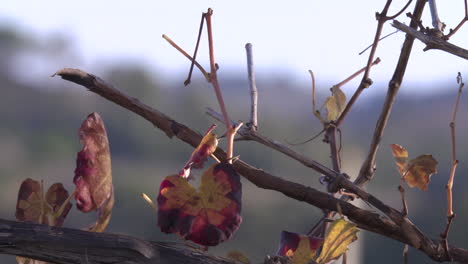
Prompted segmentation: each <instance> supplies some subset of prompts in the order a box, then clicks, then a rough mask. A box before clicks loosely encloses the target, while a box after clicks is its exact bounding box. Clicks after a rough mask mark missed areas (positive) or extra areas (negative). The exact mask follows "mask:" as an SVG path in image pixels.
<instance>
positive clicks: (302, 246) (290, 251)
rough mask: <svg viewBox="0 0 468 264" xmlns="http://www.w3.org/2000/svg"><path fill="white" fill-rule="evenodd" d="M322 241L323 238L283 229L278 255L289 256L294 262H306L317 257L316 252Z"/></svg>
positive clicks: (296, 263)
mask: <svg viewBox="0 0 468 264" xmlns="http://www.w3.org/2000/svg"><path fill="white" fill-rule="evenodd" d="M322 243H323V239H321V238H316V237H310V236H306V235H301V234H297V233H292V232H287V231H283V232H281V242H280V247H279V249H278V252H277V253H276V255H278V256H287V257H289V258H290V259H291V263H293V264H306V263H309V262H310V261H311V260H313V259H314V258H315V253H316V251H317V249H318V248H319V247H320V246H321V245H322Z"/></svg>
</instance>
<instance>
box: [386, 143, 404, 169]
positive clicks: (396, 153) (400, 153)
mask: <svg viewBox="0 0 468 264" xmlns="http://www.w3.org/2000/svg"><path fill="white" fill-rule="evenodd" d="M390 147H391V148H392V155H393V157H394V158H395V163H396V165H397V167H398V172H400V175H401V176H404V174H405V172H406V169H407V165H408V151H407V150H406V149H405V148H404V147H402V146H400V145H397V144H391V145H390Z"/></svg>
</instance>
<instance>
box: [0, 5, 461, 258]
mask: <svg viewBox="0 0 468 264" xmlns="http://www.w3.org/2000/svg"><path fill="white" fill-rule="evenodd" d="M361 2H362V3H361V4H362V5H361V4H360V5H359V8H357V7H355V6H354V5H356V3H355V2H352V1H346V2H343V3H340V6H339V7H338V6H337V5H336V3H332V1H330V3H324V2H323V1H298V2H297V3H294V4H291V5H285V4H284V3H279V1H278V2H275V1H273V2H272V3H270V2H269V4H268V6H266V7H265V6H263V5H264V3H262V2H261V1H258V2H256V3H251V2H249V1H235V3H234V2H233V3H230V2H229V3H227V2H220V1H216V2H215V1H207V0H206V1H196V2H188V1H187V2H176V1H142V2H139V3H138V4H132V5H130V4H129V3H128V2H125V1H112V2H110V1H99V2H91V1H82V2H80V4H79V5H76V6H70V4H67V5H64V4H63V2H60V1H52V0H50V1H40V2H33V3H31V2H29V1H9V2H7V3H2V6H1V7H0V91H1V96H0V124H1V125H0V148H1V149H2V152H0V175H1V177H0V183H1V186H2V188H1V190H2V191H1V192H0V200H1V201H2V202H1V203H0V217H2V218H6V219H14V211H15V205H16V198H17V191H18V188H19V185H20V184H21V182H22V180H24V179H26V178H28V177H30V178H34V179H43V180H44V182H45V185H46V186H49V185H51V184H53V183H54V182H62V183H64V185H65V186H66V187H67V189H68V190H69V191H70V192H71V191H72V190H73V184H72V177H73V171H74V168H75V158H76V152H78V151H79V150H80V149H81V146H80V144H79V141H78V128H79V126H80V124H81V122H82V120H84V118H85V117H86V116H87V115H88V114H89V113H91V112H94V111H96V112H99V113H100V114H101V116H102V118H103V119H104V122H105V124H106V127H107V131H108V136H109V140H110V148H111V153H112V166H113V180H114V185H115V194H116V203H115V208H114V211H113V217H112V220H111V222H110V225H109V227H108V232H113V233H123V234H129V235H134V236H138V237H143V238H146V239H150V240H156V241H180V239H178V238H177V237H176V236H175V235H165V234H162V233H161V232H160V231H159V229H158V227H157V223H156V213H155V212H154V211H153V210H152V208H150V207H149V206H148V205H147V204H146V203H145V202H144V201H143V200H142V199H141V198H140V193H142V192H145V193H147V194H151V196H152V197H153V198H154V197H155V196H156V193H157V191H158V188H159V183H160V181H161V180H162V178H163V177H165V176H167V175H169V174H172V173H174V172H176V171H178V170H179V169H180V168H181V167H182V166H183V164H184V163H185V161H186V160H187V159H188V157H189V156H190V153H191V151H192V149H191V148H190V147H189V146H188V145H186V144H185V143H182V142H180V141H178V140H177V139H173V140H171V139H169V138H167V137H166V136H165V134H163V133H162V132H161V131H159V130H158V129H155V128H154V127H153V126H152V125H151V124H149V123H148V122H147V121H145V120H143V119H142V118H141V117H139V116H136V115H135V114H133V113H130V112H129V111H127V110H125V109H123V108H121V107H119V106H116V105H114V104H113V103H111V102H108V101H106V100H104V99H102V98H101V97H99V96H97V95H95V94H93V93H90V92H88V91H86V90H85V89H84V88H83V87H80V86H77V85H75V84H72V83H69V82H66V81H63V80H61V79H60V78H58V77H56V78H50V77H49V76H50V75H51V74H53V73H54V72H55V71H57V70H58V69H61V68H64V67H73V68H80V69H83V70H85V71H88V72H91V73H94V74H96V75H98V76H100V77H102V78H103V79H105V80H106V81H108V82H110V83H112V84H113V85H115V87H117V88H118V89H121V90H123V91H125V92H126V93H127V94H129V95H131V96H134V97H137V98H139V99H140V100H141V101H143V102H145V103H146V104H149V105H150V106H152V107H154V108H156V109H158V110H160V111H162V112H164V113H166V114H167V115H169V116H170V117H172V118H174V119H175V120H177V121H180V122H182V123H184V124H185V125H188V126H189V127H191V128H193V129H195V130H197V131H199V132H200V133H203V132H204V131H205V130H206V128H207V127H209V125H211V124H212V123H213V122H215V121H214V120H212V119H211V118H210V117H208V116H206V115H205V114H204V109H205V107H208V106H209V107H213V108H215V109H218V106H217V103H216V101H215V96H214V93H213V91H212V87H211V86H210V85H209V84H208V83H206V82H205V81H204V80H203V78H202V77H201V74H199V72H197V71H195V73H194V79H193V81H192V83H191V84H190V85H189V86H188V87H184V85H183V81H184V80H185V79H186V74H187V72H188V69H189V66H190V65H189V61H187V60H186V59H185V58H184V57H183V56H182V55H181V54H179V53H178V52H177V51H176V50H175V49H173V48H172V47H171V46H170V45H169V44H168V43H166V42H165V41H164V40H163V39H162V38H160V36H161V34H163V33H164V34H167V35H169V36H170V37H171V38H172V39H173V40H174V41H176V42H177V43H178V44H179V45H180V46H182V47H183V48H185V49H186V50H187V51H188V52H189V53H192V51H193V47H194V44H195V40H196V33H197V32H198V25H199V20H200V15H201V12H204V11H206V9H207V7H212V8H213V9H214V12H215V13H214V18H213V20H214V36H215V51H216V58H217V62H218V64H219V65H220V70H219V71H218V75H219V79H220V83H221V86H222V89H223V93H224V97H225V101H226V103H227V107H228V110H229V112H230V115H231V117H232V118H233V119H234V120H244V121H247V120H248V111H249V103H250V98H249V90H248V83H247V73H246V63H245V50H244V45H245V43H247V42H251V43H252V44H253V49H254V60H255V68H256V74H257V86H258V89H259V96H260V98H259V130H260V132H261V133H262V134H264V135H267V136H269V137H271V138H273V139H275V140H278V141H280V142H299V141H302V140H304V139H307V138H309V137H311V136H312V135H314V134H316V133H317V132H319V131H320V130H321V124H320V123H319V122H318V120H316V118H315V117H314V116H313V114H312V110H311V86H310V79H309V78H310V77H309V75H308V73H307V70H308V69H312V70H314V72H315V74H316V79H317V82H318V85H317V86H318V94H317V100H318V104H319V105H321V103H322V102H323V101H324V100H325V98H326V96H328V94H329V88H330V87H331V86H332V85H333V84H336V83H338V82H340V81H341V80H343V79H344V78H346V77H347V76H348V75H350V74H351V73H353V72H355V71H356V70H357V69H359V68H361V67H362V66H364V64H365V63H366V61H367V55H368V53H365V54H364V55H361V56H359V55H358V53H359V52H360V51H361V50H362V49H364V48H365V47H366V46H368V45H369V44H370V43H371V42H372V39H373V36H374V32H375V26H376V23H375V18H374V13H375V12H376V11H379V10H381V9H382V7H383V5H384V1H370V0H369V1H361ZM404 3H405V1H394V4H393V5H392V9H391V10H392V12H395V11H397V10H398V9H399V8H400V7H401V6H403V5H404ZM439 4H440V6H439V8H440V9H439V15H440V16H441V19H442V21H443V22H445V23H446V24H447V27H448V28H453V27H455V26H456V24H457V23H458V22H459V20H461V18H462V17H463V7H464V6H463V2H462V1H450V2H449V1H444V2H441V3H439ZM412 8H413V5H411V7H410V9H409V10H412ZM427 12H428V9H427V10H426V14H425V16H424V19H423V23H424V25H426V26H429V23H430V17H429V14H428V13H427ZM399 19H400V21H404V22H406V23H408V19H406V18H405V17H400V18H399ZM393 31H394V29H393V28H392V27H391V26H390V25H389V24H387V25H386V26H385V28H384V33H390V32H393ZM467 34H468V30H467V29H466V27H465V28H462V30H461V31H460V32H458V33H457V34H456V35H455V36H454V37H453V38H452V39H451V41H452V42H453V43H455V44H457V45H460V46H462V47H465V48H466V47H468V38H467V37H466V35H467ZM403 38H404V34H402V33H397V34H395V35H393V36H392V37H389V38H388V39H385V40H384V41H382V42H381V43H380V45H379V49H378V52H377V56H379V57H381V59H382V62H381V63H380V64H379V65H378V66H376V67H375V68H373V70H372V72H371V77H372V79H373V81H374V85H373V86H371V88H369V89H367V90H366V91H364V93H363V94H362V96H361V97H360V99H359V100H358V102H357V104H356V105H355V107H354V108H353V109H352V111H351V112H350V114H349V116H348V119H347V120H346V121H345V122H344V125H343V127H342V128H341V131H342V134H343V151H342V155H343V158H342V160H343V161H342V162H343V167H344V171H345V172H347V173H348V174H349V175H351V176H352V177H355V176H356V174H357V172H358V170H359V167H360V164H361V163H362V161H363V160H364V157H365V155H366V152H367V149H368V147H369V139H370V138H371V136H372V134H373V129H374V127H375V122H376V120H377V118H378V115H379V113H380V108H381V106H382V102H383V100H384V96H385V92H386V87H387V83H388V81H389V80H390V78H391V76H392V74H393V70H394V67H395V63H396V60H397V59H398V55H399V51H400V48H401V44H402V41H403ZM204 40H206V39H205V38H204ZM423 47H424V46H423V45H421V44H420V43H419V42H417V41H416V43H415V46H414V49H413V53H412V58H411V60H410V63H409V65H408V68H407V73H406V75H405V76H406V77H405V81H404V83H403V85H402V87H401V92H400V95H399V97H398V99H397V101H396V104H395V106H394V111H393V113H392V116H391V119H390V121H389V125H388V127H387V129H386V131H385V136H384V138H383V141H382V144H381V147H380V149H379V152H378V160H377V161H378V163H377V174H376V177H375V179H374V180H373V181H372V182H371V183H370V184H369V185H368V190H369V191H370V192H372V193H373V194H375V195H376V196H377V197H379V198H381V199H382V200H383V201H385V202H386V203H388V204H390V205H392V206H393V207H395V208H397V209H399V208H401V201H400V194H399V192H398V190H397V186H398V184H399V176H398V172H397V170H396V167H395V165H394V161H393V158H392V156H391V151H390V148H389V146H388V145H389V144H392V143H397V144H401V145H403V146H405V147H406V148H407V149H408V151H409V153H410V158H414V157H416V156H418V155H420V154H432V155H433V156H434V157H435V158H436V159H437V160H438V161H439V172H438V174H436V175H433V177H432V181H431V184H430V185H429V190H428V191H427V192H423V191H421V190H418V189H409V188H407V199H408V203H409V212H410V218H411V220H412V221H413V222H414V223H416V224H417V225H418V226H420V227H421V229H422V230H423V231H424V232H425V233H426V234H427V235H429V236H430V237H432V238H434V239H437V238H438V236H439V233H440V232H442V231H443V229H444V228H445V222H446V216H445V210H446V192H445V184H446V182H447V180H448V174H449V171H450V162H451V161H450V151H451V145H450V133H449V126H448V124H449V122H450V119H451V114H452V110H453V106H454V102H455V97H456V93H457V90H458V84H457V83H456V76H457V72H461V73H462V75H463V76H464V77H465V78H468V71H467V69H468V67H467V63H466V61H465V60H463V59H460V58H457V57H454V56H453V55H450V54H445V53H443V52H439V51H427V52H423V51H422V48H423ZM198 58H199V62H200V63H202V64H203V65H205V67H206V68H207V69H208V68H209V66H208V52H207V45H206V42H203V40H202V45H201V48H200V54H199V56H198ZM359 80H360V78H359V77H358V78H356V80H355V81H353V82H350V83H349V84H347V85H345V86H344V87H343V91H344V92H345V93H346V95H347V96H348V98H350V97H351V95H352V93H353V92H354V90H355V89H356V87H357V85H358V83H359ZM467 100H468V99H467V98H466V96H462V98H461V103H460V109H459V115H458V120H457V150H458V159H459V160H460V164H459V166H458V170H457V175H456V178H455V186H454V198H455V202H454V210H455V212H456V214H457V218H456V219H455V222H454V225H453V226H452V231H451V233H450V243H451V244H454V245H456V246H458V247H463V248H467V247H468V238H467V237H466V235H465V234H466V228H465V227H464V224H463V223H466V221H468V202H467V201H468V199H467V198H468V195H467V194H465V192H464V191H463V190H464V189H465V188H466V186H468V180H467V178H466V177H464V175H466V173H467V172H468V171H467V169H466V163H467V158H468V153H467V152H466V149H467V148H468V138H467V135H468V133H467V132H466V131H467V130H468V115H466V113H467V111H468V106H467ZM217 132H218V133H223V131H222V129H218V131H217ZM292 148H294V149H295V150H296V151H298V152H300V153H303V154H305V155H307V156H308V157H310V158H312V159H315V160H318V161H320V162H323V163H325V164H327V165H330V161H329V151H328V147H327V145H326V144H325V143H323V142H322V141H321V138H319V139H317V140H315V141H313V142H310V143H307V144H304V145H299V146H294V147H292ZM235 152H236V155H240V157H241V159H243V160H245V161H247V162H249V163H250V164H252V165H255V166H257V167H259V168H263V169H265V170H266V171H268V172H271V173H272V174H274V175H277V176H280V177H283V178H286V179H288V180H292V181H296V182H300V183H302V184H305V185H309V186H312V187H314V188H318V189H321V190H324V187H323V186H322V185H321V184H320V183H319V180H318V179H319V177H320V175H319V174H317V173H316V172H314V171H312V170H310V169H307V168H304V167H303V166H301V165H300V164H299V163H298V162H295V161H293V160H290V159H288V158H287V157H285V156H284V155H282V154H280V153H277V152H275V151H272V150H270V149H268V148H266V147H264V146H262V145H259V144H257V143H254V142H238V143H236V148H235ZM243 187H244V191H243V192H244V194H243V212H242V216H243V219H244V220H243V224H242V225H241V228H240V229H239V231H238V232H237V233H236V234H235V236H234V237H233V238H232V239H231V240H230V241H228V242H226V243H224V244H222V245H220V246H218V247H216V248H213V249H210V252H212V253H213V254H220V255H223V254H226V253H227V252H228V251H229V250H240V251H242V252H244V253H245V254H246V255H247V256H248V257H249V258H250V259H251V260H252V261H253V262H254V263H259V262H261V261H262V260H263V258H264V256H265V255H266V254H270V255H272V254H274V253H275V252H276V250H277V247H278V243H279V239H280V232H281V231H282V230H288V231H292V232H299V233H305V232H307V231H308V230H309V229H310V228H311V226H313V225H314V224H315V222H316V221H317V220H318V219H319V218H320V217H321V211H320V210H319V209H317V208H314V207H311V206H309V205H306V204H304V203H300V202H297V201H294V200H292V199H289V198H287V197H285V196H283V195H282V194H279V193H276V192H272V191H265V190H261V189H258V188H256V187H255V186H253V185H252V184H251V183H250V182H248V181H246V180H243ZM360 206H362V207H363V208H366V209H369V210H372V208H369V207H367V205H360ZM94 219H95V215H93V214H89V215H85V214H82V213H79V212H78V211H77V210H75V209H73V210H72V211H71V213H70V215H69V216H68V219H67V220H66V222H65V226H67V227H75V228H82V227H85V226H87V225H89V224H90V223H92V222H93V221H94ZM402 249H403V245H401V244H399V243H397V242H395V241H393V240H390V239H387V238H384V237H381V236H379V235H375V234H372V233H369V232H367V231H361V232H360V233H359V240H358V242H356V243H355V245H353V246H352V248H351V250H350V256H351V261H350V263H372V262H376V261H378V262H379V263H395V262H399V261H401V259H402V257H401V252H402ZM409 254H410V255H409V258H410V261H411V262H417V263H430V262H431V260H430V259H429V258H427V257H426V256H424V255H422V254H421V253H419V252H417V251H416V250H414V249H410V253H409ZM0 261H1V262H2V263H15V262H14V258H13V257H11V256H0Z"/></svg>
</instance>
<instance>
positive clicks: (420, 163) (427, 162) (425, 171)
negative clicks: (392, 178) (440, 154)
mask: <svg viewBox="0 0 468 264" xmlns="http://www.w3.org/2000/svg"><path fill="white" fill-rule="evenodd" d="M408 168H409V171H408V172H407V173H406V175H405V178H404V179H405V181H406V183H407V184H408V185H409V186H410V187H414V186H417V187H418V188H419V189H421V190H424V191H427V186H428V185H429V182H430V180H431V175H432V174H433V173H437V161H436V160H435V159H434V158H433V157H432V155H421V156H418V157H417V158H415V159H412V160H410V161H409V162H408Z"/></svg>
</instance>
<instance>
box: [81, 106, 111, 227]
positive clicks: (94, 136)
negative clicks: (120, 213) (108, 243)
mask: <svg viewBox="0 0 468 264" xmlns="http://www.w3.org/2000/svg"><path fill="white" fill-rule="evenodd" d="M79 134H80V141H81V144H82V145H83V148H82V150H81V151H80V152H78V155H77V159H76V169H75V177H74V178H73V183H75V185H76V192H75V200H76V206H77V208H78V209H79V210H80V211H82V212H84V213H87V212H91V211H97V212H98V220H97V221H96V223H95V224H94V225H93V226H92V227H90V231H95V232H102V231H104V230H105V228H106V227H107V224H108V222H109V220H110V217H111V213H112V207H113V205H114V191H113V185H112V172H111V158H110V151H109V141H108V139H107V133H106V129H105V127H104V122H103V121H102V119H101V117H100V116H99V114H97V113H91V114H90V115H89V116H88V117H87V118H86V120H84V121H83V123H82V124H81V127H80V129H79Z"/></svg>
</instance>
